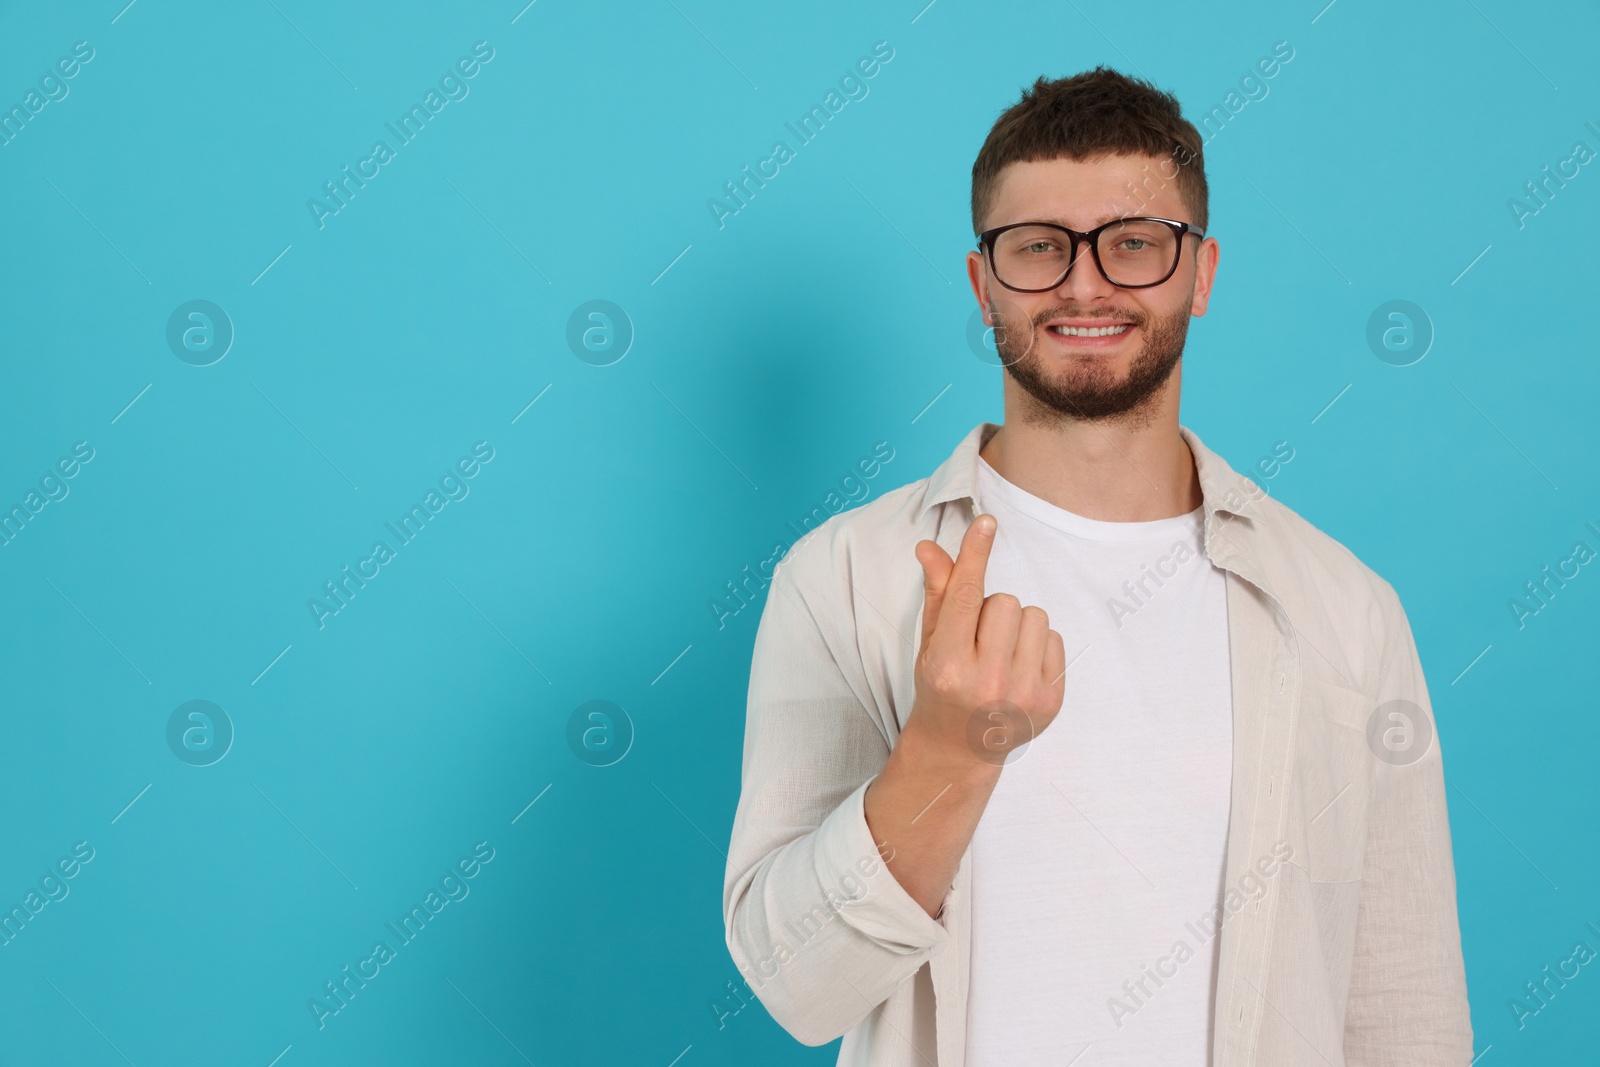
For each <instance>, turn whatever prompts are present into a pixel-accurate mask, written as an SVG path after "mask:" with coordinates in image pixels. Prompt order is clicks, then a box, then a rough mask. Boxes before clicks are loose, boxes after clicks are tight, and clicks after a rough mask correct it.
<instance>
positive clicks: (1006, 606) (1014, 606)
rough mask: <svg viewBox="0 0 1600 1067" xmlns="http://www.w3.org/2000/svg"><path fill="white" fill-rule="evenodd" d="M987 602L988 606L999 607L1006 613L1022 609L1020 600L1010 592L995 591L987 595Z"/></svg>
mask: <svg viewBox="0 0 1600 1067" xmlns="http://www.w3.org/2000/svg"><path fill="white" fill-rule="evenodd" d="M989 604H990V606H992V607H997V608H1000V609H1002V610H1004V611H1005V612H1007V613H1012V612H1018V611H1021V610H1022V601H1020V600H1018V599H1017V598H1016V597H1015V596H1013V595H1012V594H1010V593H995V594H993V595H991V596H990V597H989Z"/></svg>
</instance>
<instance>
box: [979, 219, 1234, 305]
mask: <svg viewBox="0 0 1600 1067" xmlns="http://www.w3.org/2000/svg"><path fill="white" fill-rule="evenodd" d="M1187 233H1192V234H1194V235H1195V236H1196V237H1199V238H1204V237H1205V235H1206V232H1205V230H1203V229H1201V228H1200V227H1198V226H1195V225H1192V224H1191V223H1187V222H1179V221H1177V220H1176V219H1157V218H1148V217H1143V216H1140V217H1136V218H1127V219H1112V220H1111V221H1110V222H1107V223H1105V224H1103V225H1100V226H1096V227H1095V228H1094V229H1092V230H1090V231H1089V232H1088V233H1083V232H1081V231H1079V230H1073V229H1069V228H1067V227H1066V226H1057V225H1056V224H1054V223H1051V222H1013V223H1012V224H1011V225H1009V226H996V227H995V228H994V229H992V230H984V231H983V232H982V233H981V234H979V235H978V247H979V248H980V249H985V250H987V252H988V256H989V269H990V270H992V271H993V272H994V276H995V280H997V281H998V282H999V283H1000V284H1001V285H1003V286H1005V287H1006V288H1007V289H1010V290H1012V291H1013V292H1018V293H1043V292H1047V291H1048V290H1051V289H1054V288H1055V287H1056V286H1058V285H1060V284H1061V283H1062V282H1064V281H1066V280H1067V274H1068V273H1069V272H1070V271H1071V270H1072V265H1073V264H1074V263H1076V262H1077V261H1078V242H1079V241H1083V242H1086V243H1087V244H1088V245H1089V249H1090V251H1092V252H1093V253H1094V262H1095V266H1096V267H1098V268H1099V269H1100V273H1101V275H1102V276H1103V277H1104V278H1105V280H1106V281H1108V282H1110V283H1111V284H1112V285H1115V286H1117V287H1118V288H1120V289H1148V288H1149V287H1150V286H1152V285H1160V284H1161V283H1162V282H1164V281H1166V280H1167V279H1168V278H1170V277H1172V274H1173V272H1174V271H1176V270H1177V269H1178V259H1179V257H1180V256H1182V254H1183V236H1184V234H1187ZM1063 234H1065V235H1066V236H1065V238H1063V237H1062V235H1063Z"/></svg>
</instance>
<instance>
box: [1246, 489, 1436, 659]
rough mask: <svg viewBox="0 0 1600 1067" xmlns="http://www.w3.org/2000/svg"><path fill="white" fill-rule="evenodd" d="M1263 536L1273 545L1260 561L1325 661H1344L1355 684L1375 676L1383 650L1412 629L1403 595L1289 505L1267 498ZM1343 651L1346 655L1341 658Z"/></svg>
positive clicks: (1261, 509) (1260, 507)
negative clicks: (1402, 631) (1408, 626)
mask: <svg viewBox="0 0 1600 1067" xmlns="http://www.w3.org/2000/svg"><path fill="white" fill-rule="evenodd" d="M1255 506H1256V508H1257V513H1258V516H1259V517H1258V518H1257V519H1256V520H1253V521H1255V522H1256V523H1258V524H1259V525H1258V532H1259V533H1260V534H1261V535H1262V537H1263V538H1264V540H1265V542H1266V543H1268V544H1270V545H1271V546H1272V548H1271V551H1270V552H1264V553H1261V554H1260V555H1258V563H1259V565H1260V566H1262V568H1263V571H1264V574H1265V576H1266V578H1267V579H1269V581H1270V585H1271V587H1272V588H1271V589H1270V590H1269V591H1270V592H1272V593H1273V594H1274V595H1275V596H1276V597H1277V598H1278V600H1279V601H1280V602H1281V603H1282V604H1283V607H1284V610H1285V611H1286V612H1288V614H1289V617H1290V621H1291V622H1292V623H1293V625H1294V626H1295V627H1296V629H1298V630H1299V631H1301V632H1302V633H1304V634H1307V635H1314V637H1312V640H1313V641H1314V642H1315V643H1316V644H1317V645H1318V647H1319V648H1320V650H1321V652H1322V654H1323V655H1325V656H1337V658H1339V659H1340V660H1342V661H1343V666H1344V670H1342V671H1341V672H1340V673H1341V674H1344V675H1345V676H1346V677H1347V678H1350V679H1359V678H1363V677H1370V674H1369V671H1370V670H1371V669H1372V668H1374V667H1375V666H1376V660H1377V658H1378V657H1379V656H1381V654H1382V650H1383V647H1384V646H1385V645H1386V644H1387V642H1388V641H1389V640H1390V639H1391V638H1392V636H1393V635H1394V634H1395V633H1396V632H1397V630H1399V629H1400V628H1401V627H1403V626H1405V625H1406V623H1405V614H1404V609H1403V608H1402V607H1401V604H1400V598H1399V595H1398V594H1397V593H1396V592H1395V589H1394V587H1393V586H1392V585H1390V584H1389V582H1388V581H1387V580H1386V579H1385V578H1384V577H1383V576H1382V575H1380V574H1379V573H1378V572H1377V571H1376V570H1374V569H1373V568H1372V567H1371V566H1369V565H1368V564H1367V563H1366V562H1365V561H1363V560H1362V559H1361V558H1360V557H1359V556H1357V555H1356V554H1355V552H1354V551H1352V550H1351V549H1350V548H1349V547H1348V546H1346V545H1345V544H1344V543H1343V542H1341V541H1339V540H1337V539H1336V538H1334V537H1333V536H1332V535H1331V534H1329V533H1327V532H1326V531H1324V530H1322V529H1321V528H1320V527H1318V526H1317V525H1315V524H1314V523H1312V522H1311V520H1309V519H1307V518H1306V517H1305V516H1303V515H1301V514H1300V513H1299V512H1297V511H1295V510H1294V509H1293V508H1291V507H1290V506H1289V505H1287V504H1285V503H1283V502H1282V501H1281V500H1278V499H1276V498H1274V497H1270V496H1263V497H1261V498H1260V499H1259V501H1258V502H1257V504H1256V505H1255ZM1341 652H1342V655H1340V654H1339V653H1341Z"/></svg>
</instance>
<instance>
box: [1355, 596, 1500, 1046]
mask: <svg viewBox="0 0 1600 1067" xmlns="http://www.w3.org/2000/svg"><path fill="white" fill-rule="evenodd" d="M1381 591H1382V594H1383V598H1384V601H1385V610H1384V618H1385V619H1386V625H1385V627H1384V640H1385V648H1384V651H1383V658H1382V665H1381V667H1380V672H1379V674H1380V678H1379V691H1378V700H1379V701H1380V704H1381V703H1382V702H1387V701H1390V700H1407V701H1410V702H1411V703H1413V704H1415V705H1417V706H1418V707H1420V708H1421V709H1422V712H1423V717H1424V718H1425V719H1426V721H1427V722H1428V723H1429V725H1430V727H1431V730H1430V732H1431V734H1432V738H1431V742H1430V744H1429V747H1428V749H1427V751H1426V753H1425V754H1424V755H1423V756H1422V757H1421V758H1420V759H1417V760H1416V761H1414V762H1410V763H1405V762H1403V761H1396V762H1392V763H1391V762H1388V761H1385V760H1378V761H1377V762H1376V764H1375V776H1376V781H1375V784H1374V789H1373V794H1372V807H1371V812H1370V816H1369V822H1368V830H1367V841H1366V853H1365V859H1364V862H1363V868H1362V889H1361V902H1360V905H1359V908H1358V911H1357V916H1356V934H1355V946H1354V958H1353V962H1352V967H1351V976H1350V996H1349V1002H1348V1007H1347V1010H1346V1014H1345V1039H1344V1050H1345V1057H1346V1062H1347V1063H1348V1064H1349V1067H1390V1065H1393V1067H1400V1065H1406V1067H1435V1065H1437V1067H1446V1065H1448V1067H1465V1065H1466V1064H1467V1063H1469V1062H1470V1061H1471V1060H1472V1020H1471V1015H1470V1012H1469V1009H1468V1004H1467V984H1466V972H1465V966H1464V963H1463V959H1462V952H1461V932H1460V927H1459V925H1458V920H1457V915H1456V879H1455V866H1454V863H1453V859H1452V855H1451V844H1450V818H1449V811H1448V808H1447V805H1446V803H1445V783H1444V763H1443V759H1442V754H1441V749H1440V744H1439V736H1438V730H1437V721H1436V720H1435V719H1434V716H1433V706H1432V704H1431V702H1430V701H1429V699H1428V688H1427V683H1426V681H1425V680H1424V678H1423V674H1422V664H1421V662H1420V660H1419V659H1418V656H1417V648H1416V643H1415V641H1414V640H1413V637H1412V633H1411V626H1410V623H1409V622H1408V621H1407V619H1406V616H1405V611H1404V609H1403V608H1402V607H1401V605H1400V599H1399V597H1398V596H1397V595H1396V594H1395V591H1394V589H1393V587H1391V586H1390V585H1389V584H1388V583H1383V585H1382V590H1381ZM1419 736H1420V735H1419Z"/></svg>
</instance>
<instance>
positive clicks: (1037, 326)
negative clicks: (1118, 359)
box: [991, 306, 1189, 424]
mask: <svg viewBox="0 0 1600 1067" xmlns="http://www.w3.org/2000/svg"><path fill="white" fill-rule="evenodd" d="M1079 314H1082V313H1080V312H1076V311H1074V310H1071V309H1068V308H1066V307H1064V306H1057V307H1051V308H1045V309H1044V310H1042V311H1040V312H1039V313H1038V314H1037V315H1035V316H1034V317H1033V318H1032V320H1031V321H1029V320H1028V319H1027V317H1026V316H1023V315H1014V316H1012V317H1013V318H1015V319H1016V320H1017V321H1019V322H1023V321H1026V322H1028V329H1027V332H1026V333H1025V334H1023V331H1021V330H1010V329H1006V328H1004V325H1002V327H1001V328H1000V329H997V330H995V348H996V350H997V351H998V352H999V353H1000V358H1001V362H1002V365H1003V366H1004V367H1005V369H1006V373H1007V374H1009V375H1010V376H1011V378H1012V380H1013V381H1015V382H1016V383H1017V385H1019V386H1021V388H1022V390H1023V392H1025V393H1027V394H1028V395H1029V396H1031V397H1032V398H1033V399H1034V400H1035V401H1036V402H1037V403H1036V404H1035V405H1032V407H1033V409H1034V410H1033V411H1032V412H1031V413H1030V416H1031V418H1032V419H1042V420H1044V421H1050V422H1060V421H1064V420H1076V421H1079V422H1129V423H1135V424H1139V423H1144V422H1148V416H1149V415H1150V414H1151V411H1150V406H1151V402H1152V401H1153V399H1154V398H1155V396H1156V394H1157V393H1158V392H1160V390H1161V387H1162V386H1164V385H1165V384H1166V382H1167V379H1168V378H1170V377H1171V376H1172V371H1173V368H1175V367H1176V366H1177V365H1178V361H1179V360H1181V359H1182V358H1183V344H1184V340H1185V339H1186V338H1187V337H1188V334H1189V310H1188V308H1187V307H1185V308H1182V309H1180V310H1178V311H1175V312H1173V313H1172V314H1171V315H1167V316H1160V317H1155V318H1152V317H1150V316H1148V315H1145V314H1143V313H1140V312H1130V313H1124V312H1122V311H1120V310H1118V311H1112V312H1111V314H1114V315H1116V316H1117V317H1119V318H1125V319H1127V320H1128V321H1130V322H1132V323H1133V325H1135V326H1137V327H1139V328H1140V329H1141V330H1143V332H1144V344H1143V345H1142V346H1141V347H1140V349H1139V351H1137V352H1135V353H1134V355H1133V358H1132V360H1131V361H1130V363H1129V365H1128V372H1127V376H1126V377H1123V378H1121V379H1120V380H1119V379H1118V377H1117V375H1116V372H1115V371H1114V370H1112V369H1111V368H1110V367H1109V366H1107V365H1106V364H1107V363H1108V360H1106V358H1105V357H1104V356H1090V357H1087V358H1088V359H1091V360H1094V361H1095V362H1094V363H1091V364H1087V365H1086V364H1085V363H1083V362H1080V361H1079V359H1078V357H1073V358H1071V359H1067V360H1062V361H1061V362H1062V364H1063V365H1062V367H1061V368H1060V369H1059V370H1056V371H1054V372H1052V370H1051V369H1050V368H1049V367H1048V363H1049V362H1051V361H1054V359H1055V357H1053V356H1050V357H1047V356H1046V355H1045V354H1044V353H1043V352H1042V351H1041V349H1042V348H1043V347H1044V346H1043V345H1042V344H1040V343H1038V342H1039V332H1040V330H1042V329H1043V324H1044V323H1046V322H1049V321H1050V320H1051V319H1056V318H1070V317H1073V316H1074V315H1079ZM1091 314H1097V315H1101V316H1104V315H1105V314H1106V309H1096V310H1095V311H1094V312H1091ZM991 317H994V318H997V319H998V320H999V321H1001V322H1002V324H1003V323H1004V321H1005V316H1003V315H1000V314H999V313H998V312H996V313H995V314H994V315H992V316H991ZM1083 317H1087V316H1086V315H1085V316H1083ZM1018 335H1020V336H1018Z"/></svg>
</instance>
